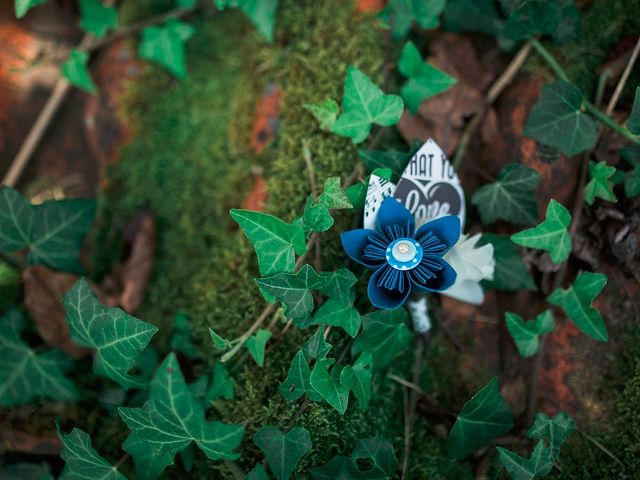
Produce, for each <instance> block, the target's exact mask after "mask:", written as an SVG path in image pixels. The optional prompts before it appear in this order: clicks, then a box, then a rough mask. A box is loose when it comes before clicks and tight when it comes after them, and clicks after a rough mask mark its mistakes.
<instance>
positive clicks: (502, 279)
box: [478, 233, 537, 291]
mask: <svg viewBox="0 0 640 480" xmlns="http://www.w3.org/2000/svg"><path fill="white" fill-rule="evenodd" d="M487 243H491V244H492V245H493V257H494V258H495V261H496V267H495V270H494V272H493V280H483V281H482V285H483V286H484V287H485V288H493V289H494V290H507V291H513V290H520V289H521V288H524V289H526V290H537V288H536V284H535V283H534V281H533V278H531V274H530V273H529V270H528V269H527V266H526V265H525V264H524V262H523V261H522V257H521V256H520V252H518V248H517V247H516V246H515V244H514V243H513V242H512V241H511V239H510V238H509V236H508V235H496V234H495V233H483V234H482V237H481V238H480V241H479V242H478V246H482V245H486V244H487Z"/></svg>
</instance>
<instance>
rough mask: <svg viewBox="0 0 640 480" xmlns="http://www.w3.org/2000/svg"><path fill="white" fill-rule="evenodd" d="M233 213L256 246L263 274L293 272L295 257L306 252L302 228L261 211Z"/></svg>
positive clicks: (233, 211) (234, 211)
mask: <svg viewBox="0 0 640 480" xmlns="http://www.w3.org/2000/svg"><path fill="white" fill-rule="evenodd" d="M230 213H231V216H232V217H233V219H234V220H235V221H236V222H237V223H238V225H240V227H241V228H242V230H243V231H244V233H245V235H246V236H247V238H248V239H249V241H250V242H251V244H252V245H253V248H254V250H255V251H256V255H257V256H258V265H259V267H260V273H261V274H262V275H264V276H268V275H275V274H276V273H291V272H293V267H294V266H295V263H296V260H295V254H298V255H302V254H304V253H306V251H307V246H306V242H305V236H304V230H303V228H302V227H301V226H299V225H294V224H291V223H286V222H283V221H282V220H280V219H279V218H277V217H274V216H273V215H269V214H267V213H262V212H252V211H250V210H231V212H230Z"/></svg>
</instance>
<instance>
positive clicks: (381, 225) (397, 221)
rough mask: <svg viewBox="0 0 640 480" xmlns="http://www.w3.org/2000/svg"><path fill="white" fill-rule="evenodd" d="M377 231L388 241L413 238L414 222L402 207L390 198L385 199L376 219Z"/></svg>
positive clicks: (407, 211)
mask: <svg viewBox="0 0 640 480" xmlns="http://www.w3.org/2000/svg"><path fill="white" fill-rule="evenodd" d="M376 226H377V227H378V231H379V232H381V233H384V234H385V235H387V237H388V239H389V240H390V241H393V240H396V239H398V238H402V237H413V234H414V232H415V228H416V222H415V220H414V219H413V215H411V213H410V212H409V210H407V209H406V207H405V206H404V205H402V204H401V203H400V202H398V201H397V200H395V199H394V198H392V197H385V199H384V200H383V201H382V206H381V207H380V212H378V218H377V219H376Z"/></svg>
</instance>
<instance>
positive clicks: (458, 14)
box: [443, 0, 503, 37]
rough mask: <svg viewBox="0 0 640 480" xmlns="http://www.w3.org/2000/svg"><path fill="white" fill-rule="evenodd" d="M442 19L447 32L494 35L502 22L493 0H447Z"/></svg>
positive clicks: (499, 30)
mask: <svg viewBox="0 0 640 480" xmlns="http://www.w3.org/2000/svg"><path fill="white" fill-rule="evenodd" d="M443 21H444V28H445V30H447V31H448V32H481V33H486V34H487V35H492V36H494V37H497V36H498V35H499V34H500V32H501V30H502V23H503V22H502V20H501V19H500V16H499V15H498V11H497V10H496V7H495V3H494V1H493V0H449V1H448V2H447V7H446V9H445V11H444V20H443Z"/></svg>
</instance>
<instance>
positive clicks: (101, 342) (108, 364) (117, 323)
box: [62, 278, 158, 389]
mask: <svg viewBox="0 0 640 480" xmlns="http://www.w3.org/2000/svg"><path fill="white" fill-rule="evenodd" d="M62 304H63V305H64V308H65V310H66V312H67V315H66V320H67V323H68V324H69V328H70V329H71V339H72V340H73V341H74V342H76V343H77V344H78V345H82V346H84V347H89V348H95V349H96V354H95V356H94V359H93V370H94V371H95V372H96V374H98V375H103V376H105V377H107V378H110V379H111V380H113V381H114V382H116V383H118V384H119V385H120V386H121V387H123V388H125V389H128V388H133V387H135V388H144V387H146V385H147V380H146V379H144V378H141V377H133V376H131V375H129V373H128V372H129V370H131V369H132V368H133V366H134V364H135V361H136V358H137V357H138V355H139V354H140V352H141V351H142V350H144V348H145V347H146V346H147V344H148V343H149V341H150V340H151V337H153V335H155V333H156V332H157V331H158V328H157V327H156V326H154V325H150V324H148V323H145V322H143V321H140V320H138V319H137V318H135V317H132V316H131V315H128V314H126V313H125V312H123V311H122V310H121V309H119V308H115V307H105V306H103V305H102V304H100V302H99V301H98V298H97V297H96V295H95V293H93V290H91V287H89V284H88V283H87V281H86V280H85V279H83V278H81V279H80V280H78V281H77V282H76V284H75V285H74V287H73V288H72V289H71V290H69V291H68V292H67V293H66V294H65V296H64V298H63V299H62Z"/></svg>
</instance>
